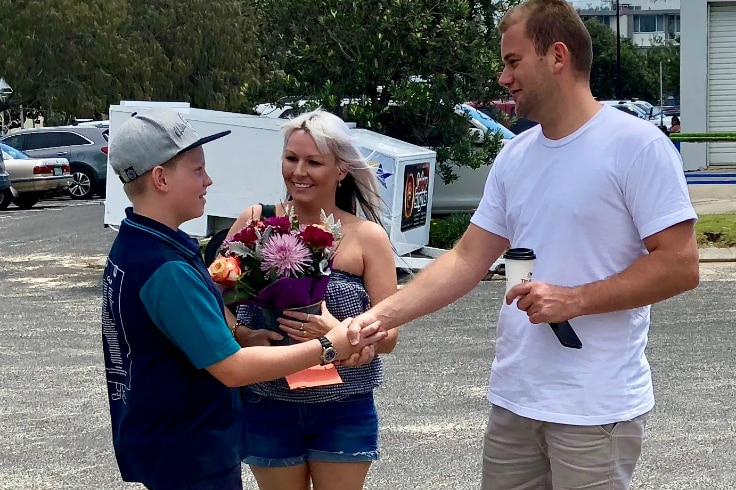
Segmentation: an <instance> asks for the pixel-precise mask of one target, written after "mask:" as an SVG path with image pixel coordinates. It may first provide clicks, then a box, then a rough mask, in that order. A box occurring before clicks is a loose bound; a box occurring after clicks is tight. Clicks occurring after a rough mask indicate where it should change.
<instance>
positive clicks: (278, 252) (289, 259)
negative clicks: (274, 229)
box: [261, 234, 312, 277]
mask: <svg viewBox="0 0 736 490" xmlns="http://www.w3.org/2000/svg"><path fill="white" fill-rule="evenodd" d="M262 255H263V263H262V264H261V269H262V270H264V271H267V270H269V269H271V268H274V269H276V273H277V274H278V275H279V276H280V277H290V276H291V277H296V276H297V275H298V274H301V273H303V272H304V267H306V266H308V265H309V264H310V263H311V261H312V257H311V255H310V253H309V249H308V248H307V247H306V246H305V245H304V244H303V243H302V242H301V241H300V240H299V237H297V236H294V235H291V234H286V235H272V236H271V239H270V240H269V241H268V243H266V244H265V245H263V250H262Z"/></svg>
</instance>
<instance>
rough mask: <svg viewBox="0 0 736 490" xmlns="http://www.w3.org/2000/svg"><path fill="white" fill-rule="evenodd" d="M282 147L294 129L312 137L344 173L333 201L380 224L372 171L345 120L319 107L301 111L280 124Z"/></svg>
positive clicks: (380, 207) (374, 172)
mask: <svg viewBox="0 0 736 490" xmlns="http://www.w3.org/2000/svg"><path fill="white" fill-rule="evenodd" d="M281 131H282V133H283V134H284V150H286V144H287V143H288V141H289V137H291V135H292V133H294V131H305V132H307V133H309V134H310V136H312V138H313V139H314V143H315V144H316V145H317V148H318V149H319V151H320V153H322V154H330V153H331V154H333V155H335V159H336V160H337V164H338V165H339V166H340V167H341V168H342V169H344V170H346V171H347V175H346V176H345V178H344V179H343V180H342V182H341V185H339V186H338V188H337V191H336V193H335V204H336V205H337V207H338V208H339V209H342V210H343V211H347V212H348V213H352V214H356V215H357V214H358V209H360V210H361V211H362V212H363V215H364V216H365V217H366V219H369V220H370V221H374V222H376V223H379V224H381V222H382V218H381V216H382V210H383V200H382V199H381V195H380V194H379V190H378V179H377V178H376V170H375V169H374V168H373V167H371V166H370V165H369V164H368V159H367V158H365V157H363V155H362V154H361V152H360V149H359V148H358V147H357V146H356V144H355V141H354V139H353V136H352V135H351V134H350V128H348V126H347V124H345V121H343V120H342V119H340V118H339V117H337V116H336V115H334V114H331V113H329V112H327V111H324V110H322V109H317V110H314V111H311V112H307V113H305V114H302V115H300V116H298V117H295V118H294V119H291V120H289V121H288V122H287V123H286V124H284V125H283V126H282V127H281Z"/></svg>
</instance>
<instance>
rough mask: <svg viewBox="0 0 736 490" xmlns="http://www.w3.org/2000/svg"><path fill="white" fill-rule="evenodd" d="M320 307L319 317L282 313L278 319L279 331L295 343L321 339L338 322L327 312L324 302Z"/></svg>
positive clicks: (288, 312)
mask: <svg viewBox="0 0 736 490" xmlns="http://www.w3.org/2000/svg"><path fill="white" fill-rule="evenodd" d="M321 306H322V314H321V315H313V314H311V313H301V312H297V311H284V316H283V317H280V318H279V324H280V325H281V330H283V331H284V332H285V333H286V334H287V335H288V336H289V337H291V338H292V339H294V340H296V341H297V342H306V341H307V340H312V339H318V338H320V337H322V336H323V335H324V334H326V333H327V332H329V331H330V330H332V329H333V328H335V327H336V326H338V325H340V322H339V321H338V320H337V318H335V317H334V316H332V315H331V314H330V312H329V311H327V304H326V303H325V302H324V301H323V302H322V305H321Z"/></svg>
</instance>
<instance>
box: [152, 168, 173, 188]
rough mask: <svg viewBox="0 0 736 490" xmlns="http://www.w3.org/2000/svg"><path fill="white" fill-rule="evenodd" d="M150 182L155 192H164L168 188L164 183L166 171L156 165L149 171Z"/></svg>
mask: <svg viewBox="0 0 736 490" xmlns="http://www.w3.org/2000/svg"><path fill="white" fill-rule="evenodd" d="M151 181H152V182H153V187H154V188H155V189H157V190H160V191H166V190H168V188H169V186H168V183H167V182H166V171H165V169H164V168H163V167H162V166H161V165H156V166H155V167H153V169H152V170H151Z"/></svg>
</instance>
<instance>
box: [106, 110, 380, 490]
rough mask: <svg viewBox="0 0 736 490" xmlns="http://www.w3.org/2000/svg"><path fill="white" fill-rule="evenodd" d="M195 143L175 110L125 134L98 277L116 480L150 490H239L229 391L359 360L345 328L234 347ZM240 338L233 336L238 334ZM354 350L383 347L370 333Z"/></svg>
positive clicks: (117, 138)
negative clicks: (194, 222) (120, 201)
mask: <svg viewBox="0 0 736 490" xmlns="http://www.w3.org/2000/svg"><path fill="white" fill-rule="evenodd" d="M227 134H229V131H225V132H222V133H218V134H214V135H211V136H208V137H205V138H200V137H199V136H198V135H197V133H196V132H195V131H194V129H193V128H192V127H191V126H190V125H189V123H188V122H187V121H186V120H185V119H184V118H183V117H182V116H181V115H180V114H179V113H178V112H176V111H174V110H170V109H164V110H161V109H157V110H150V111H146V112H142V113H136V114H133V116H132V117H131V118H130V119H129V120H127V121H126V122H125V123H124V124H122V125H121V126H120V128H119V130H118V132H117V133H116V134H114V135H113V138H112V139H111V141H110V153H109V163H110V165H111V166H112V168H113V170H114V171H115V173H116V174H117V175H118V176H119V178H120V180H122V181H123V183H124V190H125V193H126V195H127V196H128V198H129V199H130V201H131V202H132V204H133V207H132V208H128V209H126V216H127V217H126V218H125V219H124V220H123V222H122V224H121V226H120V230H119V233H118V236H117V238H116V239H115V242H114V243H113V245H112V248H111V250H110V254H109V256H108V260H107V265H106V267H105V272H104V276H103V307H102V336H103V349H104V356H105V370H106V378H107V385H108V394H109V402H110V415H111V419H112V432H113V446H114V448H115V455H116V458H117V462H118V466H119V468H120V473H121V475H122V478H123V480H125V481H136V482H141V483H143V484H144V485H145V486H146V487H147V488H151V489H157V490H158V489H179V488H188V489H202V490H204V489H209V488H218V489H219V488H223V489H241V488H242V481H241V471H240V452H239V445H240V442H239V441H240V437H241V435H240V419H239V417H240V401H239V397H238V392H237V390H236V389H234V388H235V387H238V386H242V385H245V384H250V383H254V382H259V381H266V380H270V379H275V378H279V377H283V376H285V375H287V374H290V373H293V372H297V371H300V370H302V369H306V368H308V367H310V366H313V365H315V364H317V363H319V362H321V363H327V362H330V361H331V360H333V358H339V359H343V358H347V357H348V356H350V355H351V354H353V353H355V352H357V351H358V348H356V347H351V346H350V344H349V342H348V341H347V337H346V335H345V332H346V327H345V326H341V327H339V328H336V329H333V330H332V331H331V332H329V333H328V334H327V335H326V336H325V337H322V338H321V339H316V340H315V341H310V342H305V343H302V344H299V345H293V346H288V347H249V348H248V349H241V348H240V345H238V342H236V340H235V338H234V334H235V328H234V329H232V330H229V329H228V324H227V321H226V317H225V313H224V305H223V301H222V297H221V295H220V292H219V290H218V288H217V287H216V286H215V284H214V283H213V282H212V280H211V279H210V277H209V274H208V272H207V269H206V268H205V266H204V264H203V262H202V260H201V258H200V255H199V245H198V243H197V241H196V240H194V239H192V238H190V237H189V236H188V235H187V234H186V233H184V232H182V231H181V230H179V226H180V225H181V224H182V223H184V222H185V221H188V220H190V219H193V218H197V217H199V216H201V215H202V214H203V212H204V205H205V195H206V193H207V188H208V187H209V186H210V185H211V184H212V180H211V179H210V177H209V176H208V175H207V172H206V171H205V159H204V152H203V150H202V145H203V144H205V143H207V142H210V141H213V140H215V139H218V138H221V137H223V136H226V135H227ZM236 328H237V327H236ZM371 333H372V335H371V336H370V337H367V338H366V339H365V340H364V341H363V342H362V345H361V347H363V346H366V345H372V344H373V343H375V342H377V341H379V340H381V339H382V338H384V337H385V335H386V334H385V332H381V331H379V328H378V326H377V325H376V326H375V328H374V329H373V331H372V332H371Z"/></svg>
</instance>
